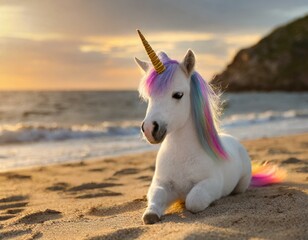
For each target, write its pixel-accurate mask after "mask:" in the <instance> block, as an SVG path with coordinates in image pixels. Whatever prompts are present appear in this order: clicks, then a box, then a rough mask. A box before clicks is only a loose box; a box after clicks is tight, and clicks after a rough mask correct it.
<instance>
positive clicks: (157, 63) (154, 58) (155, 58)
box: [137, 29, 166, 74]
mask: <svg viewBox="0 0 308 240" xmlns="http://www.w3.org/2000/svg"><path fill="white" fill-rule="evenodd" d="M137 32H138V34H139V37H140V39H141V41H142V44H143V46H144V48H145V50H146V52H147V54H148V56H149V58H150V60H151V62H152V64H153V66H154V69H155V71H156V72H157V73H158V74H161V73H162V72H164V71H165V70H166V68H165V66H164V64H163V63H162V62H161V61H160V59H159V58H158V56H157V55H156V53H155V52H154V50H153V49H152V47H151V46H150V44H149V43H148V41H147V40H146V39H145V37H144V36H143V34H142V33H141V32H140V30H139V29H137Z"/></svg>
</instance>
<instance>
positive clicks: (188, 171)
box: [135, 30, 251, 224]
mask: <svg viewBox="0 0 308 240" xmlns="http://www.w3.org/2000/svg"><path fill="white" fill-rule="evenodd" d="M138 33H139V36H140V37H141V39H142V42H143V44H144V46H145V49H146V51H147V53H148V55H149V57H150V59H151V61H152V65H151V64H150V63H148V62H145V61H141V60H139V59H137V58H135V59H136V62H137V64H138V65H139V66H140V68H141V69H143V70H144V72H145V77H144V78H143V80H142V81H141V83H140V87H139V92H140V95H141V96H142V97H143V98H144V99H145V100H146V101H147V102H148V108H147V112H146V116H145V119H144V121H143V123H142V127H141V128H142V132H143V134H144V136H145V137H146V139H147V140H148V141H149V142H150V143H152V144H158V143H161V146H160V149H159V152H158V155H157V159H156V168H155V173H154V177H153V180H152V183H151V186H150V188H149V191H148V194H147V199H148V206H147V208H146V211H145V212H144V214H143V222H144V223H145V224H153V223H156V222H158V221H159V220H160V218H161V216H162V215H163V214H164V211H165V209H166V208H167V207H168V206H170V205H171V204H172V203H173V202H175V201H177V200H182V201H185V207H186V209H188V210H189V211H191V212H193V213H196V212H200V211H203V210H204V209H206V208H207V207H208V206H209V205H210V204H211V203H212V202H213V201H215V200H217V199H219V198H221V197H223V196H227V195H229V194H230V193H242V192H244V191H245V190H246V189H247V188H248V186H249V184H250V181H251V163H250V158H249V155H248V154H247V151H246V150H245V148H244V147H243V146H242V145H241V144H240V143H239V141H238V140H236V139H235V138H233V137H232V136H229V135H226V134H223V133H220V132H219V122H218V119H217V115H218V100H219V98H218V96H217V95H216V94H215V93H214V91H213V90H212V88H211V87H210V85H209V84H208V83H207V82H205V81H204V80H203V79H202V77H201V76H200V75H199V74H198V73H197V72H196V71H195V70H194V67H195V56H194V53H193V52H192V51H191V50H188V52H187V54H186V55H185V57H184V60H183V61H182V62H181V63H178V62H177V61H174V60H171V59H170V58H168V56H167V55H166V54H165V53H163V52H161V53H159V54H158V56H157V55H156V54H155V52H154V51H153V50H152V48H151V47H150V45H149V44H148V42H147V41H146V40H145V38H144V36H143V35H142V34H141V33H140V31H139V30H138ZM153 67H154V68H153Z"/></svg>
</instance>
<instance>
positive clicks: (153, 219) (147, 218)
mask: <svg viewBox="0 0 308 240" xmlns="http://www.w3.org/2000/svg"><path fill="white" fill-rule="evenodd" d="M159 221H160V218H159V217H158V216H157V215H156V214H155V213H146V214H144V215H143V223H144V224H154V223H157V222H159Z"/></svg>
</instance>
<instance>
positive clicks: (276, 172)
mask: <svg viewBox="0 0 308 240" xmlns="http://www.w3.org/2000/svg"><path fill="white" fill-rule="evenodd" d="M286 175H287V173H286V171H285V170H284V169H281V168H279V167H278V165H275V164H269V163H268V162H265V163H263V164H260V163H252V177H251V182H250V186H252V187H262V186H266V185H270V184H274V183H280V182H282V181H283V180H284V179H285V177H286Z"/></svg>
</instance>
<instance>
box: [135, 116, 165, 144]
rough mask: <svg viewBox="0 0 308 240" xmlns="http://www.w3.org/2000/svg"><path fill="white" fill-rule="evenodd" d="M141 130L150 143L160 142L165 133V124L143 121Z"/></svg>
mask: <svg viewBox="0 0 308 240" xmlns="http://www.w3.org/2000/svg"><path fill="white" fill-rule="evenodd" d="M141 131H142V132H143V134H144V136H145V137H146V138H147V140H148V141H149V142H150V143H153V144H155V143H161V142H162V141H163V140H164V138H165V136H166V133H167V124H165V123H164V122H161V123H159V122H158V121H151V122H150V121H148V122H147V121H144V122H143V123H142V124H141Z"/></svg>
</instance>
